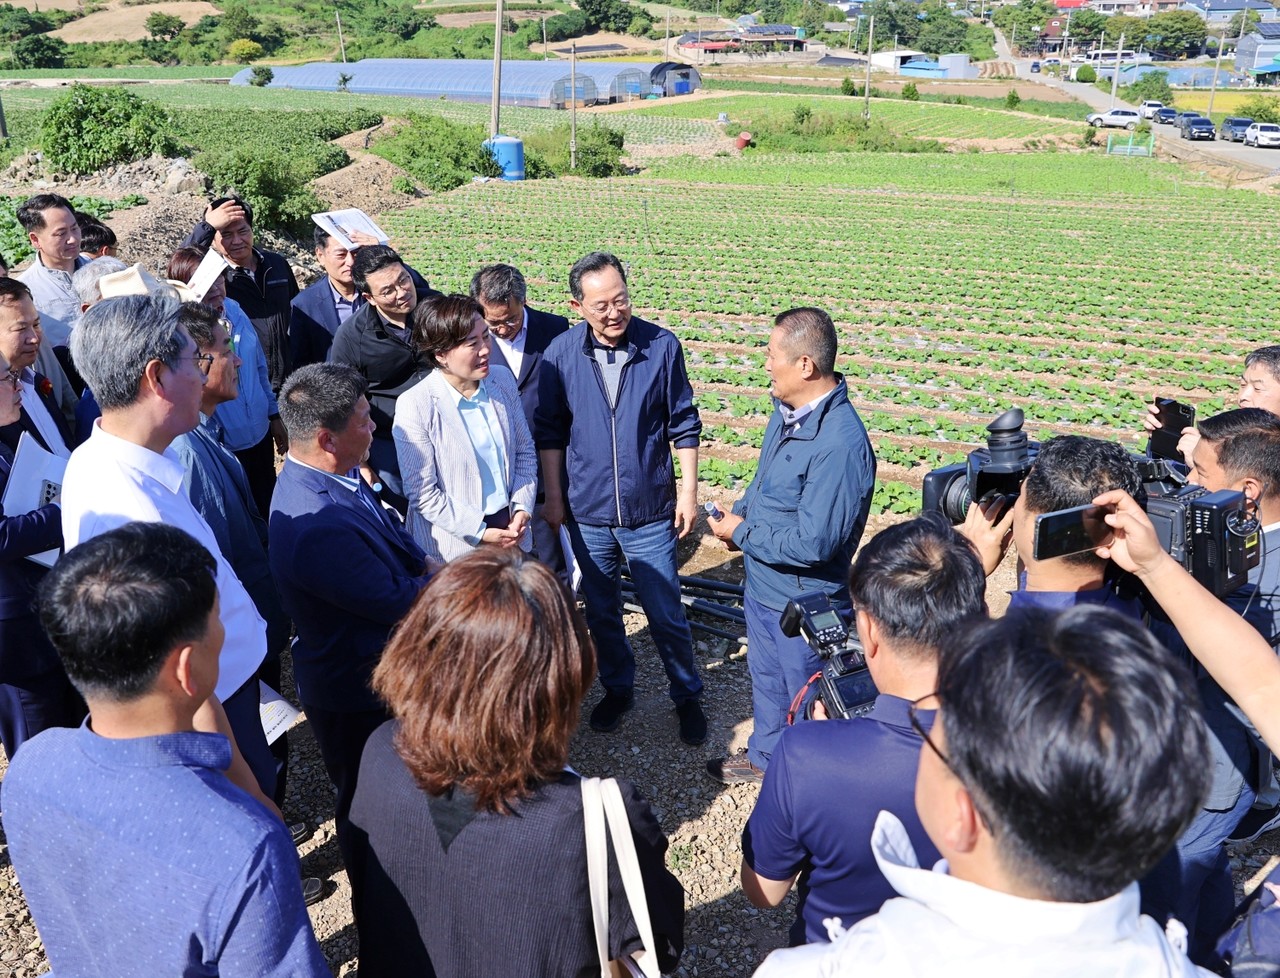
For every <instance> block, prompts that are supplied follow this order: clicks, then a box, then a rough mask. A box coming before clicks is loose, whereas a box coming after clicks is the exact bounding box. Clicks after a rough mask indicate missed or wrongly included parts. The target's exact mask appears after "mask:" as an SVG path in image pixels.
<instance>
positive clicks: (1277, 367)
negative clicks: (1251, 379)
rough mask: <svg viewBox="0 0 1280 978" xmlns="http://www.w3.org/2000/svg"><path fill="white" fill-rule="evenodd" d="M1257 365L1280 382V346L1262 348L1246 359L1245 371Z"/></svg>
mask: <svg viewBox="0 0 1280 978" xmlns="http://www.w3.org/2000/svg"><path fill="white" fill-rule="evenodd" d="M1255 363H1256V364H1257V365H1258V366H1260V367H1262V368H1264V369H1265V370H1266V371H1267V373H1269V374H1271V376H1272V377H1274V378H1276V380H1280V346H1260V347H1258V348H1257V349H1256V350H1254V351H1253V352H1252V353H1250V354H1249V355H1248V356H1246V357H1245V358H1244V365H1245V369H1248V368H1249V367H1252V366H1253V365H1254V364H1255Z"/></svg>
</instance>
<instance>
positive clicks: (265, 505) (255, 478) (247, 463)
mask: <svg viewBox="0 0 1280 978" xmlns="http://www.w3.org/2000/svg"><path fill="white" fill-rule="evenodd" d="M235 456H236V458H238V459H239V460H240V464H241V465H242V466H244V474H245V476H247V477H248V479H249V491H250V492H251V493H253V501H254V503H255V504H256V505H257V507H258V515H259V516H261V517H262V518H263V519H266V518H267V515H268V514H269V513H270V512H271V494H272V493H273V492H275V488H276V446H275V442H274V441H272V439H271V432H269V431H268V432H267V436H266V437H265V438H263V439H262V441H260V442H258V444H256V445H254V446H253V447H252V448H245V449H243V450H241V451H238V452H236V453H235Z"/></svg>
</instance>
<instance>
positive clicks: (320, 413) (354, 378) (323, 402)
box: [278, 248, 368, 442]
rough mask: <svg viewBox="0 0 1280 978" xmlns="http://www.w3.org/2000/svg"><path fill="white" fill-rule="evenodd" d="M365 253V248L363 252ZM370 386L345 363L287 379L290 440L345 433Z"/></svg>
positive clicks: (282, 401) (283, 412)
mask: <svg viewBox="0 0 1280 978" xmlns="http://www.w3.org/2000/svg"><path fill="white" fill-rule="evenodd" d="M360 250H361V251H364V249H363V248H361V249H360ZM367 390H368V384H367V383H366V382H365V379H364V376H363V375H362V374H361V373H360V371H358V370H357V369H356V368H355V367H350V366H348V365H347V364H345V363H309V364H307V365H306V366H305V367H299V368H298V369H297V370H295V371H294V372H293V373H291V374H290V375H289V377H288V378H287V379H286V380H285V382H284V386H283V387H281V388H280V397H279V399H278V402H279V406H280V420H281V421H283V422H284V427H285V430H286V431H287V432H288V434H289V440H290V441H291V442H292V441H297V442H306V441H309V440H310V439H312V438H313V437H315V434H316V432H317V431H319V430H320V429H321V428H323V429H325V430H326V431H344V430H346V427H347V425H348V424H350V423H351V417H352V415H354V414H355V411H356V405H357V404H358V403H359V401H360V398H362V397H364V396H365V392H366V391H367Z"/></svg>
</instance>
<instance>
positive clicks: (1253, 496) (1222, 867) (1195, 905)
mask: <svg viewBox="0 0 1280 978" xmlns="http://www.w3.org/2000/svg"><path fill="white" fill-rule="evenodd" d="M1198 435H1199V438H1198V441H1197V443H1196V445H1195V449H1194V454H1193V463H1194V464H1193V467H1192V471H1191V475H1190V479H1191V481H1192V482H1194V483H1196V484H1198V485H1201V486H1203V487H1204V488H1206V489H1208V490H1211V491H1213V490H1219V489H1234V490H1238V491H1242V492H1244V494H1245V496H1246V497H1247V498H1248V499H1249V500H1251V501H1252V502H1253V503H1254V504H1255V505H1256V506H1257V517H1258V522H1259V523H1260V524H1261V525H1262V550H1263V556H1262V559H1261V560H1260V561H1259V562H1258V564H1257V566H1255V567H1253V568H1252V569H1251V570H1250V571H1249V580H1248V583H1247V584H1246V585H1245V586H1243V587H1241V588H1238V589H1237V590H1235V591H1233V592H1231V593H1230V594H1228V595H1227V596H1226V598H1225V599H1224V601H1225V603H1226V605H1227V606H1229V607H1230V608H1232V609H1233V610H1234V611H1235V612H1236V613H1237V614H1243V615H1244V617H1245V619H1246V620H1247V621H1248V622H1249V624H1251V625H1252V626H1253V627H1254V628H1255V629H1256V630H1257V631H1258V632H1259V633H1260V634H1261V635H1262V637H1263V638H1264V639H1265V640H1266V642H1267V643H1268V644H1269V645H1271V646H1272V647H1273V648H1274V647H1275V646H1276V645H1277V644H1280V497H1277V495H1276V494H1275V493H1274V492H1273V491H1272V488H1271V487H1273V486H1274V487H1277V488H1280V417H1277V416H1276V415H1274V414H1272V413H1271V412H1269V411H1264V410H1261V409H1259V408H1241V409H1238V410H1235V411H1226V412H1224V413H1222V414H1219V415H1216V416H1215V417H1212V418H1208V419H1205V420H1204V421H1202V422H1201V423H1200V425H1199V432H1198ZM1165 607H1166V610H1167V605H1166V606H1165ZM1178 625H1179V619H1175V620H1174V622H1173V625H1172V626H1162V625H1160V624H1156V625H1154V626H1153V628H1154V630H1155V631H1156V634H1157V636H1158V637H1159V638H1161V640H1162V641H1164V642H1165V644H1166V645H1168V646H1169V647H1170V648H1172V649H1174V651H1175V652H1176V651H1179V650H1181V649H1183V648H1184V647H1185V644H1186V636H1183V635H1181V634H1180V633H1179V632H1175V631H1174V628H1175V627H1177V626H1178ZM1198 681H1199V686H1200V695H1201V699H1202V701H1203V704H1204V711H1205V721H1206V723H1207V724H1208V726H1209V731H1210V734H1211V736H1210V740H1209V744H1210V749H1211V754H1212V761H1213V764H1212V769H1213V782H1212V787H1211V789H1210V792H1209V796H1208V799H1207V800H1206V801H1205V805H1204V808H1203V810H1202V811H1201V812H1200V814H1199V815H1197V817H1196V819H1195V821H1194V822H1192V824H1191V826H1190V828H1189V829H1188V830H1187V832H1186V833H1184V835H1183V836H1182V837H1181V838H1180V839H1179V840H1178V845H1177V848H1176V850H1175V852H1174V853H1171V854H1170V857H1169V858H1168V859H1166V860H1165V861H1164V862H1162V863H1161V864H1160V865H1159V866H1158V867H1157V868H1156V870H1155V871H1154V872H1153V873H1152V874H1151V876H1149V877H1148V878H1147V879H1146V880H1144V881H1143V900H1144V904H1143V909H1144V911H1145V912H1147V913H1149V914H1151V915H1152V916H1153V917H1155V918H1156V919H1157V920H1160V919H1162V917H1164V916H1169V915H1172V916H1175V917H1177V918H1178V919H1179V920H1181V921H1182V922H1183V924H1185V925H1186V927H1187V929H1188V931H1189V932H1190V938H1191V941H1190V952H1191V956H1192V959H1193V960H1197V961H1201V962H1202V963H1203V962H1204V961H1205V960H1207V955H1209V953H1210V952H1211V949H1212V947H1213V942H1214V941H1215V940H1216V939H1217V937H1218V935H1219V934H1220V933H1221V932H1222V931H1223V930H1224V929H1225V927H1226V925H1227V923H1228V922H1229V921H1230V918H1231V913H1232V910H1233V907H1234V891H1233V889H1232V883H1231V870H1230V865H1229V862H1228V858H1227V853H1226V843H1227V841H1228V840H1229V839H1230V838H1232V837H1233V836H1234V837H1238V838H1241V839H1247V838H1253V837H1256V836H1257V835H1260V834H1261V833H1262V832H1263V831H1266V830H1267V829H1268V828H1270V827H1273V826H1274V825H1276V824H1277V823H1280V811H1277V810H1276V809H1275V808H1274V806H1273V805H1267V806H1266V808H1265V809H1255V810H1252V811H1251V810H1250V806H1251V805H1252V804H1253V802H1254V799H1255V797H1256V794H1257V792H1256V786H1257V785H1259V784H1263V783H1266V784H1269V782H1270V780H1271V776H1270V765H1269V764H1267V763H1265V762H1264V758H1265V750H1264V748H1263V747H1262V744H1261V743H1260V741H1259V739H1258V735H1257V733H1256V731H1254V730H1253V727H1252V725H1251V724H1250V723H1249V722H1248V721H1247V719H1246V718H1245V717H1244V715H1243V714H1242V712H1241V711H1240V708H1239V707H1238V706H1237V705H1236V704H1235V703H1234V702H1233V701H1232V699H1231V697H1230V695H1229V694H1228V693H1226V692H1225V691H1224V690H1223V689H1222V687H1221V686H1219V685H1218V684H1217V683H1216V682H1215V681H1214V680H1213V679H1212V678H1211V677H1210V676H1207V675H1204V674H1203V673H1201V674H1200V675H1199V676H1198Z"/></svg>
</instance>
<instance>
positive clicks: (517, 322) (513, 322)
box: [485, 316, 524, 329]
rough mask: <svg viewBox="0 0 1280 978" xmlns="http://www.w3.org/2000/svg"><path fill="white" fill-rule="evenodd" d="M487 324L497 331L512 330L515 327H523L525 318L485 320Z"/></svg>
mask: <svg viewBox="0 0 1280 978" xmlns="http://www.w3.org/2000/svg"><path fill="white" fill-rule="evenodd" d="M485 324H486V325H489V326H492V327H494V328H495V329H499V328H504V327H505V328H506V329H511V328H512V327H514V326H523V325H524V317H523V316H522V317H520V318H519V319H485Z"/></svg>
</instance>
